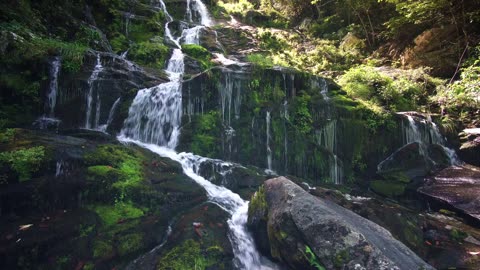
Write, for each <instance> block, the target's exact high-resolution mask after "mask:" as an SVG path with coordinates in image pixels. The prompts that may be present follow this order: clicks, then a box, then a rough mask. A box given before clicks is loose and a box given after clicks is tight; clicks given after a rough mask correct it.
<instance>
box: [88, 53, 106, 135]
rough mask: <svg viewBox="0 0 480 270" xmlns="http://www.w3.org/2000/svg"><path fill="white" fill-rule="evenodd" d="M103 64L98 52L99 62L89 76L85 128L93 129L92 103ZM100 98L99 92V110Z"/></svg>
mask: <svg viewBox="0 0 480 270" xmlns="http://www.w3.org/2000/svg"><path fill="white" fill-rule="evenodd" d="M102 70H103V66H102V61H101V58H100V54H99V53H97V62H96V64H95V68H94V69H93V71H92V75H90V78H88V81H87V82H88V94H87V112H86V116H85V128H86V129H91V128H92V123H91V119H90V118H91V115H92V104H93V90H94V88H95V87H94V86H95V85H94V83H95V81H96V80H97V79H98V75H99V74H100V72H102ZM97 91H98V90H97ZM99 103H100V99H99V94H98V92H97V110H99V109H98V108H99V105H98V104H99Z"/></svg>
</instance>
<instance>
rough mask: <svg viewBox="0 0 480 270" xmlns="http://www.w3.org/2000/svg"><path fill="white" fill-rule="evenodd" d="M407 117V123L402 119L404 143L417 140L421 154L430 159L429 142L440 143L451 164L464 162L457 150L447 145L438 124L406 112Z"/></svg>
mask: <svg viewBox="0 0 480 270" xmlns="http://www.w3.org/2000/svg"><path fill="white" fill-rule="evenodd" d="M401 114H402V115H404V116H405V117H406V119H407V121H406V122H407V123H405V121H402V133H403V144H404V145H407V144H409V143H413V142H417V143H419V144H420V154H421V155H423V156H424V157H425V158H427V159H429V160H431V159H430V157H429V156H428V151H427V146H428V145H429V144H438V145H440V146H441V147H442V148H443V150H444V152H445V154H446V155H447V156H448V157H449V160H450V164H451V165H459V164H461V163H462V162H461V161H460V159H459V158H458V156H457V154H456V153H455V150H453V149H451V148H449V147H447V146H446V144H447V142H446V140H445V138H444V137H443V136H442V135H441V133H440V130H439V129H438V126H437V125H436V124H435V123H434V122H432V121H431V120H430V119H427V120H422V121H416V120H415V119H414V117H413V116H411V115H408V114H404V113H401Z"/></svg>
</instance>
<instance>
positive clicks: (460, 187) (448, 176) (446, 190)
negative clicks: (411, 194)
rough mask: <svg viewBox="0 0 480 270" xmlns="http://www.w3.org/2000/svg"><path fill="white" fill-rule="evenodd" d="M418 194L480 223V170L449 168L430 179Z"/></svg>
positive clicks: (471, 167) (458, 167)
mask: <svg viewBox="0 0 480 270" xmlns="http://www.w3.org/2000/svg"><path fill="white" fill-rule="evenodd" d="M418 192H420V193H421V194H423V195H425V196H426V197H427V199H428V200H429V201H431V202H434V203H440V204H441V205H446V206H447V207H449V208H453V209H454V210H455V211H457V212H459V213H461V214H464V215H466V216H467V217H468V218H470V219H473V221H474V222H475V223H480V168H478V167H474V166H468V165H465V166H451V167H448V168H446V169H444V170H442V171H440V172H439V173H437V174H435V175H433V176H432V177H430V178H428V179H427V181H426V183H425V185H424V186H423V187H420V188H419V189H418Z"/></svg>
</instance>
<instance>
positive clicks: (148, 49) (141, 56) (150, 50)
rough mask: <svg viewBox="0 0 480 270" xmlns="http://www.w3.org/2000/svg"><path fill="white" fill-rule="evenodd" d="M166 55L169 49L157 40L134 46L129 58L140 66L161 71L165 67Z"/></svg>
mask: <svg viewBox="0 0 480 270" xmlns="http://www.w3.org/2000/svg"><path fill="white" fill-rule="evenodd" d="M168 53H169V48H168V47H167V46H165V45H163V43H161V42H160V41H158V40H157V41H145V42H140V43H138V44H134V45H133V46H132V48H131V49H130V51H129V56H130V58H132V60H134V61H137V62H138V63H140V64H143V65H146V66H149V67H154V68H159V69H161V68H163V67H164V66H165V61H166V59H167V56H168Z"/></svg>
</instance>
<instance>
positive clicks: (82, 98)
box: [55, 53, 166, 131]
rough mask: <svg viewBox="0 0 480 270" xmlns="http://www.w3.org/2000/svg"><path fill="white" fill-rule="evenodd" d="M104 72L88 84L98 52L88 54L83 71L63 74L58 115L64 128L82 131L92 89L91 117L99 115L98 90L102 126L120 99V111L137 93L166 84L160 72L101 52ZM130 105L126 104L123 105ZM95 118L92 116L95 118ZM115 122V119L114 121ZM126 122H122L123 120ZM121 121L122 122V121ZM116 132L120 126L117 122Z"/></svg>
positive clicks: (56, 112) (56, 113)
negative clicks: (140, 90) (97, 108)
mask: <svg viewBox="0 0 480 270" xmlns="http://www.w3.org/2000/svg"><path fill="white" fill-rule="evenodd" d="M99 54H100V62H101V64H102V67H103V69H102V70H101V72H100V73H99V74H98V78H97V79H96V80H94V81H93V82H91V85H89V83H88V81H89V78H90V76H91V74H92V72H93V70H94V68H95V65H96V55H95V53H88V54H87V55H86V57H85V64H84V66H83V70H82V72H79V73H76V74H74V75H71V74H61V75H60V76H59V90H58V99H57V106H56V108H55V116H56V117H58V118H59V120H61V124H60V127H61V128H79V127H83V126H84V124H85V117H86V116H85V115H86V107H87V95H88V92H89V90H90V87H92V88H93V101H92V106H93V109H92V116H93V114H96V107H97V91H98V97H99V98H100V110H99V113H100V115H99V116H98V118H99V124H105V123H107V120H108V118H109V113H110V110H111V108H112V106H113V104H114V103H115V101H116V100H117V99H118V98H120V104H119V106H118V108H119V109H120V108H122V107H125V106H126V107H127V108H128V106H129V105H130V102H131V100H132V99H133V97H131V96H132V93H131V92H132V91H133V95H134V94H136V92H137V90H139V89H142V88H147V87H152V86H154V85H157V84H160V83H161V82H165V81H166V79H165V78H163V74H161V73H160V72H158V71H150V70H149V71H146V70H144V69H143V68H141V67H139V66H137V65H135V64H133V63H131V62H129V61H128V60H125V59H122V58H120V57H119V56H117V55H115V54H111V53H99ZM124 103H127V104H124ZM95 117H96V115H95V116H94V117H92V119H95ZM115 120H116V119H114V122H115ZM122 120H123V119H122ZM122 120H120V121H122ZM114 126H116V129H117V130H115V131H118V128H119V126H120V127H121V124H120V125H119V124H118V123H114Z"/></svg>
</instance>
